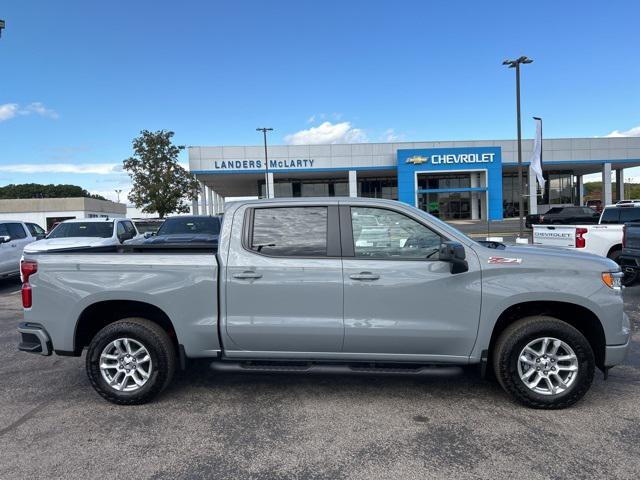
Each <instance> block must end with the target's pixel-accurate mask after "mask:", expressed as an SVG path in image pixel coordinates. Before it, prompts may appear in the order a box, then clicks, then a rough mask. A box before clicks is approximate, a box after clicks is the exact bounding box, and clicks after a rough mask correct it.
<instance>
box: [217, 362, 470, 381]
mask: <svg viewBox="0 0 640 480" xmlns="http://www.w3.org/2000/svg"><path fill="white" fill-rule="evenodd" d="M211 369H212V370H215V371H217V372H232V373H238V372H244V373H252V372H270V373H302V374H324V375H327V374H329V375H333V374H339V375H407V376H432V377H433V376H437V377H445V376H452V375H457V374H460V373H461V372H462V368H461V367H457V366H451V365H420V366H406V367H405V366H388V365H385V366H376V365H375V364H374V365H372V364H363V365H353V364H351V365H345V364H338V365H336V364H322V363H286V362H282V363H279V362H271V363H266V362H265V363H260V362H228V361H215V362H212V363H211Z"/></svg>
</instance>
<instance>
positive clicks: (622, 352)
mask: <svg viewBox="0 0 640 480" xmlns="http://www.w3.org/2000/svg"><path fill="white" fill-rule="evenodd" d="M630 345H631V339H629V340H627V343H625V344H624V345H607V347H606V349H605V355H604V366H605V367H614V366H615V365H620V364H621V363H622V362H624V360H625V359H626V358H627V354H628V353H629V346H630Z"/></svg>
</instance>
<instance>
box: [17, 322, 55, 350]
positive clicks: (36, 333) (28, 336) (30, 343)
mask: <svg viewBox="0 0 640 480" xmlns="http://www.w3.org/2000/svg"><path fill="white" fill-rule="evenodd" d="M18 333H20V343H19V344H18V350H20V351H22V352H28V353H39V354H40V355H51V353H52V352H53V346H52V344H51V338H50V337H49V334H48V333H47V331H46V330H45V329H44V327H42V326H41V325H38V324H37V323H29V322H22V323H21V324H20V325H18Z"/></svg>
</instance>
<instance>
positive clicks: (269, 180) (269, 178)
mask: <svg viewBox="0 0 640 480" xmlns="http://www.w3.org/2000/svg"><path fill="white" fill-rule="evenodd" d="M267 183H268V185H269V198H274V197H275V196H276V195H275V194H276V192H275V191H274V190H273V173H272V172H269V173H267Z"/></svg>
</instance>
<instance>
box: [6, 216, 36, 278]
mask: <svg viewBox="0 0 640 480" xmlns="http://www.w3.org/2000/svg"><path fill="white" fill-rule="evenodd" d="M3 226H4V229H3V232H4V233H0V235H8V236H9V237H11V241H10V242H9V243H5V244H3V245H2V248H3V252H2V260H0V262H2V263H3V267H2V271H3V272H4V273H8V272H11V273H15V272H18V271H20V258H21V257H22V250H24V247H26V246H27V245H28V244H29V242H31V240H30V239H29V237H28V236H27V232H26V230H25V229H24V227H23V226H22V224H21V223H5V224H3ZM5 229H6V230H5Z"/></svg>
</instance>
